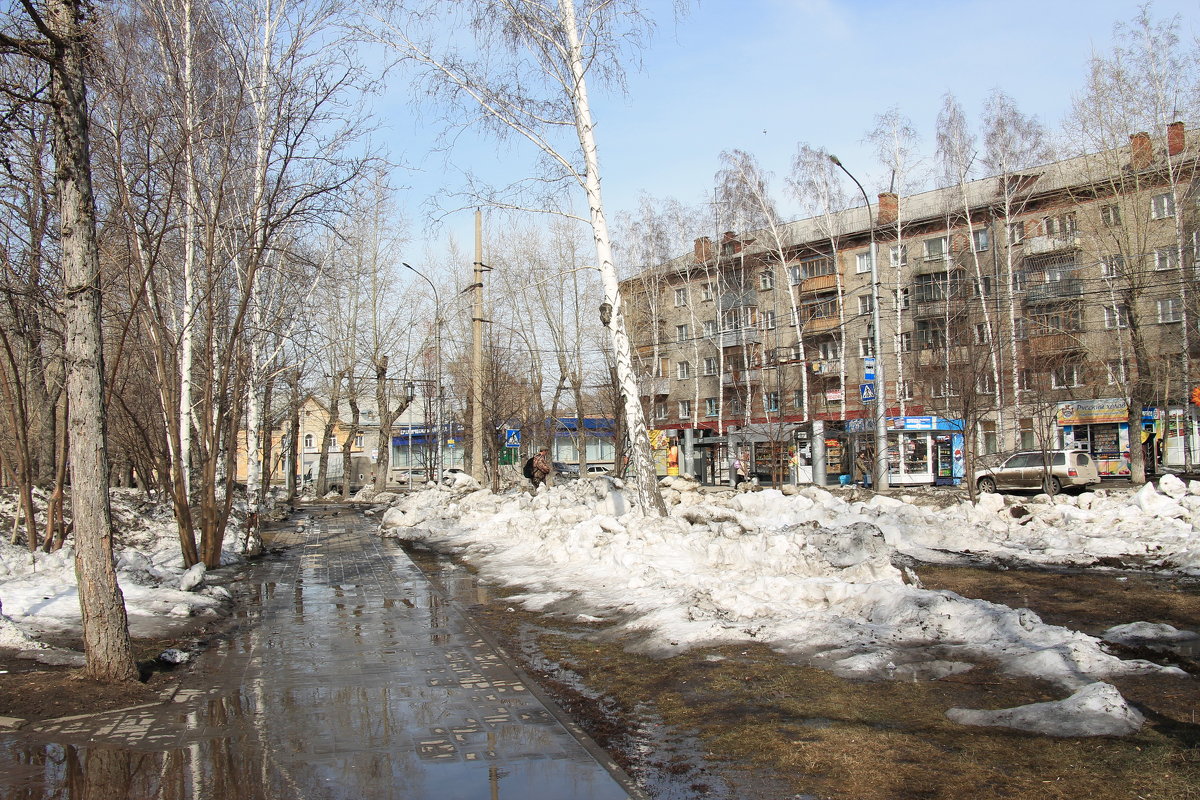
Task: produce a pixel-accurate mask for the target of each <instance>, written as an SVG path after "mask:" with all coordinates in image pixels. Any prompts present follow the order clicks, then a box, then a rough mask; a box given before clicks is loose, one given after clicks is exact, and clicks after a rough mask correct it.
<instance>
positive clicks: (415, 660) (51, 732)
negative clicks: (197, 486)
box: [0, 516, 628, 800]
mask: <svg viewBox="0 0 1200 800" xmlns="http://www.w3.org/2000/svg"><path fill="white" fill-rule="evenodd" d="M351 523H353V519H352V518H351V517H349V516H345V517H341V518H339V519H338V520H337V525H338V527H337V528H336V529H328V530H324V529H323V527H322V523H321V522H319V521H316V520H311V521H306V522H305V524H302V525H301V524H297V525H295V526H294V527H290V528H289V529H288V530H286V531H280V532H275V533H274V535H273V536H272V537H271V539H272V540H273V541H271V542H270V543H271V544H273V545H274V546H276V547H279V546H283V547H287V548H288V549H287V550H286V552H285V554H284V555H283V557H282V558H280V559H277V560H274V561H266V562H263V563H260V564H259V565H257V566H256V567H255V568H254V570H252V571H251V572H250V575H251V579H250V580H249V581H248V582H247V583H246V585H245V586H244V587H243V589H244V591H243V595H242V596H243V597H244V598H245V600H244V602H243V603H241V605H240V609H241V610H240V611H239V616H240V617H241V619H240V620H239V621H240V623H241V624H240V626H239V627H238V629H237V631H236V633H234V634H232V635H230V636H229V637H228V638H226V639H223V640H221V641H220V642H218V643H216V644H215V645H214V646H213V647H211V648H210V650H209V651H208V652H206V653H205V654H204V655H203V656H202V657H201V658H199V659H198V660H197V662H196V664H195V667H194V671H193V672H192V673H191V674H190V675H188V676H187V677H186V678H185V682H184V685H183V686H182V687H181V688H180V689H179V691H178V692H177V693H176V695H175V696H174V698H173V701H172V702H169V703H165V704H162V705H156V706H150V707H144V708H139V709H126V710H124V711H116V712H112V713H105V714H96V715H90V716H86V717H83V718H76V719H64V720H52V721H46V722H42V723H31V724H30V725H27V726H26V727H25V729H23V730H22V731H21V732H19V733H3V734H0V775H2V776H4V777H3V779H2V780H3V788H4V791H3V796H4V797H5V798H21V799H22V800H24V799H25V798H29V799H30V800H32V799H33V798H71V799H72V800H75V799H77V798H84V799H85V800H93V799H96V800H107V799H108V798H113V800H115V799H116V798H122V799H123V800H124V799H125V798H131V799H133V800H137V799H140V798H165V799H166V800H175V799H176V798H178V800H193V799H194V798H214V799H215V798H232V797H237V798H248V799H249V800H259V799H260V798H261V799H262V800H267V799H268V798H271V799H272V800H273V799H275V798H300V797H311V798H322V799H324V798H333V799H335V800H336V799H338V798H347V799H349V798H355V799H356V800H358V799H359V798H361V799H362V800H375V798H406V799H407V798H412V799H414V800H416V799H418V798H430V799H431V800H432V799H433V798H437V800H455V798H463V800H468V799H471V800H473V799H474V798H488V799H489V800H491V799H492V798H496V799H497V800H499V798H522V800H525V799H527V798H528V799H530V800H533V799H535V798H546V799H547V800H550V799H551V798H553V799H554V800H558V799H559V798H579V799H580V800H586V799H588V798H596V799H598V800H608V798H613V800H617V799H618V798H625V797H627V796H628V795H627V792H626V791H625V790H623V789H622V788H621V786H620V784H618V783H617V782H616V781H615V780H614V779H613V777H612V776H611V775H610V774H609V773H608V772H607V771H606V770H605V769H603V768H602V767H601V766H600V765H599V764H598V763H597V762H596V760H595V759H594V758H593V757H592V756H591V755H590V754H589V752H588V751H587V750H586V749H585V747H584V746H583V745H581V744H580V743H579V742H578V741H577V740H576V739H574V738H572V737H571V735H570V734H568V733H567V732H566V730H565V729H564V728H562V726H561V725H559V724H558V723H557V721H556V720H555V718H554V717H553V716H552V715H551V714H550V713H548V712H547V710H546V708H545V707H544V706H543V705H542V704H541V703H540V702H539V701H538V700H537V699H536V698H534V697H533V696H531V695H530V693H529V692H528V691H527V690H526V688H525V686H524V684H522V683H521V682H520V681H519V680H518V679H517V677H516V676H515V675H514V674H513V672H512V671H511V669H510V668H509V667H508V666H507V665H506V664H505V663H504V662H503V661H502V660H501V659H500V658H499V657H498V656H497V654H496V653H495V652H494V651H493V650H492V649H491V648H490V647H489V646H488V645H487V644H486V643H485V642H484V641H483V640H482V639H481V638H480V637H479V636H478V635H477V634H476V633H474V632H473V630H472V629H471V628H470V626H469V625H467V624H466V622H465V621H464V620H463V619H462V618H461V616H460V615H459V614H458V613H457V611H456V610H455V608H454V605H453V603H450V602H447V601H446V600H445V599H444V598H443V597H442V596H441V595H439V594H438V593H437V592H435V591H433V590H432V589H431V587H430V585H429V583H428V581H427V580H426V579H425V578H424V577H423V576H422V575H421V573H420V572H419V571H418V570H417V569H416V567H415V566H414V565H413V564H412V562H411V561H409V560H408V559H407V557H405V556H404V555H403V553H401V552H400V551H399V550H398V548H397V547H396V545H395V544H394V543H391V542H386V541H383V540H380V539H378V538H377V537H375V536H372V535H370V534H369V533H368V532H367V531H368V523H366V522H363V524H362V525H361V526H356V525H354V524H351ZM314 544H317V545H320V547H319V548H317V547H312V545H314ZM452 596H453V595H452ZM473 602H475V601H473Z"/></svg>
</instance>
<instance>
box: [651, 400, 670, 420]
mask: <svg viewBox="0 0 1200 800" xmlns="http://www.w3.org/2000/svg"><path fill="white" fill-rule="evenodd" d="M654 418H655V419H666V418H667V404H666V403H664V402H661V401H659V402H657V403H655V404H654Z"/></svg>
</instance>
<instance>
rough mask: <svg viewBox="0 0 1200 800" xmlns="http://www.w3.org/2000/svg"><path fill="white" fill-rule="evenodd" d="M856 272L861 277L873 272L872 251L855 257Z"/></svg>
mask: <svg viewBox="0 0 1200 800" xmlns="http://www.w3.org/2000/svg"><path fill="white" fill-rule="evenodd" d="M854 271H855V272H857V273H858V274H859V275H861V274H863V273H864V272H870V271H871V251H870V250H868V251H867V252H865V253H859V254H858V255H856V256H855V257H854Z"/></svg>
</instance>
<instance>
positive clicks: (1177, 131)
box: [1167, 122, 1184, 156]
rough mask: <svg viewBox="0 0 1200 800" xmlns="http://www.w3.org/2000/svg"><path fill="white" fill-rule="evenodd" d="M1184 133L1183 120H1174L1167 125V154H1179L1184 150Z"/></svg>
mask: <svg viewBox="0 0 1200 800" xmlns="http://www.w3.org/2000/svg"><path fill="white" fill-rule="evenodd" d="M1183 145H1184V133H1183V123H1182V122H1172V123H1171V124H1170V125H1168V126H1167V155H1169V156H1177V155H1179V154H1180V153H1182V152H1183Z"/></svg>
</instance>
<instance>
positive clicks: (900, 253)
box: [888, 244, 908, 268]
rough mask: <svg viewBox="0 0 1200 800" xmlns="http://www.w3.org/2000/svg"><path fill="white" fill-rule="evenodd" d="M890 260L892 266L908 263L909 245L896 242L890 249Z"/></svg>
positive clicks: (901, 265)
mask: <svg viewBox="0 0 1200 800" xmlns="http://www.w3.org/2000/svg"><path fill="white" fill-rule="evenodd" d="M888 260H889V262H890V263H891V265H892V267H893V268H895V267H903V266H907V265H908V245H906V244H894V245H892V247H891V249H890V250H889V251H888Z"/></svg>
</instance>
